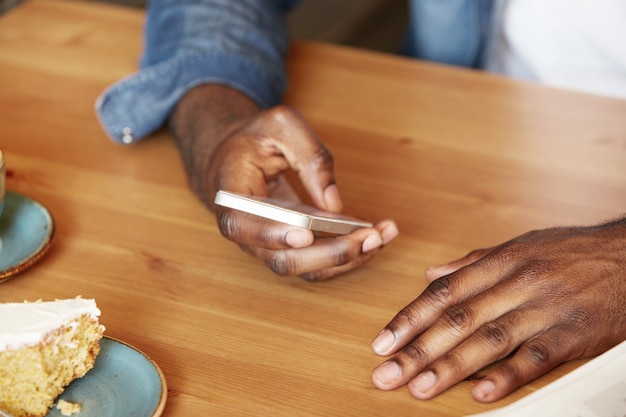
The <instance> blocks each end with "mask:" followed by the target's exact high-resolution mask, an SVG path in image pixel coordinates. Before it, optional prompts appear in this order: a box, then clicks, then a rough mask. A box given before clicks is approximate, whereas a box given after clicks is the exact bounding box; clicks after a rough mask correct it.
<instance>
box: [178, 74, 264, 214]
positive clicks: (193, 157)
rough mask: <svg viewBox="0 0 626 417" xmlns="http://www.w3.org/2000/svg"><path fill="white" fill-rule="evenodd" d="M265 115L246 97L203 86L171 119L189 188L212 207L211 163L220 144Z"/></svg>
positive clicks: (219, 87) (186, 98)
mask: <svg viewBox="0 0 626 417" xmlns="http://www.w3.org/2000/svg"><path fill="white" fill-rule="evenodd" d="M259 111H261V109H260V107H259V106H258V105H257V104H256V103H255V102H254V101H252V100H251V99H249V98H248V97H247V96H245V95H244V94H242V93H240V92H239V91H237V90H234V89H232V88H230V87H227V86H224V85H221V84H202V85H199V86H197V87H194V88H192V89H191V90H189V91H188V92H187V94H185V96H184V97H183V98H182V99H181V100H180V102H179V103H178V105H177V106H176V108H175V109H174V111H173V112H172V115H171V116H170V119H169V126H170V130H171V132H172V135H173V137H174V140H175V142H176V144H177V146H178V149H179V152H180V154H181V158H182V160H183V164H184V167H185V171H186V174H187V179H188V181H189V185H190V187H191V189H192V190H193V191H194V193H195V194H196V195H197V196H198V197H199V198H200V199H201V200H202V201H203V202H204V203H205V204H206V205H207V206H208V207H212V201H213V196H212V195H211V194H212V190H211V189H210V187H209V176H210V168H211V161H212V160H213V156H214V154H215V152H216V150H217V148H218V147H219V146H220V144H221V143H222V142H223V141H224V140H225V139H226V138H228V137H229V135H231V134H232V133H233V132H235V131H237V130H238V129H239V128H240V127H241V126H242V125H243V124H244V123H245V121H246V120H248V119H249V118H250V117H251V116H253V115H254V114H256V113H258V112H259Z"/></svg>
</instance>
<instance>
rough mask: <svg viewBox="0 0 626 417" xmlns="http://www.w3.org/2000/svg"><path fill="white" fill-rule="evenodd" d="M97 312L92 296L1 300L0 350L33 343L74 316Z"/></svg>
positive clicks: (95, 313) (96, 314) (94, 315)
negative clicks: (19, 300) (14, 300)
mask: <svg viewBox="0 0 626 417" xmlns="http://www.w3.org/2000/svg"><path fill="white" fill-rule="evenodd" d="M84 314H89V315H90V316H92V317H98V316H100V310H99V309H98V307H96V302H95V301H94V300H92V299H83V298H80V297H78V298H74V299H69V300H56V301H46V302H36V303H6V304H0V351H3V350H7V349H17V348H20V347H23V346H33V345H36V344H38V343H39V342H41V341H42V340H43V338H44V336H45V335H46V334H48V333H49V332H50V331H52V330H54V329H57V328H59V327H61V326H62V325H64V324H65V323H67V322H68V321H69V320H72V319H74V318H76V317H80V316H82V315H84Z"/></svg>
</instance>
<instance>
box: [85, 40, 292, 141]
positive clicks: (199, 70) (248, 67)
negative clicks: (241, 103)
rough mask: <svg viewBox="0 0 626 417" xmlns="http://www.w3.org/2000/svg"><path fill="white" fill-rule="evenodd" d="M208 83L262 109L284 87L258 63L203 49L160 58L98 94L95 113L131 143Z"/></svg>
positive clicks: (114, 137)
mask: <svg viewBox="0 0 626 417" xmlns="http://www.w3.org/2000/svg"><path fill="white" fill-rule="evenodd" d="M272 81H274V82H272ZM205 83H216V84H223V85H227V86H229V87H232V88H234V89H236V90H238V91H240V92H242V93H243V94H245V95H247V96H248V97H249V98H250V99H251V100H253V101H255V102H256V103H257V104H258V105H259V106H261V107H264V108H267V107H271V106H274V105H276V104H278V103H279V102H280V99H281V97H280V96H281V93H282V86H281V85H277V84H276V80H271V77H270V75H269V74H268V73H266V72H265V71H263V70H262V69H261V68H259V67H258V66H257V65H256V64H255V63H254V62H252V61H249V60H247V59H246V58H244V57H242V56H240V55H234V54H229V53H226V52H223V51H218V52H201V53H200V52H199V53H195V54H185V55H183V56H177V57H174V58H171V59H168V60H165V61H162V62H160V63H158V64H155V65H152V66H149V67H146V68H144V69H142V70H141V71H139V72H137V73H136V74H133V75H131V76H129V77H127V78H124V79H122V80H120V81H118V82H117V83H115V84H113V85H112V86H110V87H109V88H107V89H106V90H105V91H104V92H103V93H102V94H101V95H100V97H98V99H97V101H96V106H95V107H96V114H97V116H98V119H99V121H100V123H101V125H102V127H103V129H104V130H105V132H106V133H107V135H108V136H109V138H111V139H112V140H113V141H114V142H117V143H120V144H130V143H133V142H137V141H138V140H141V139H143V138H144V137H146V136H148V135H149V134H150V133H152V132H154V131H155V130H157V129H159V128H160V127H161V126H163V124H164V123H165V121H166V120H167V118H168V117H169V115H170V113H171V112H172V111H173V109H174V107H175V106H176V104H177V103H178V101H179V100H180V99H181V98H182V97H183V95H184V94H185V93H186V92H187V91H188V90H189V89H191V88H193V87H195V86H197V85H200V84H205Z"/></svg>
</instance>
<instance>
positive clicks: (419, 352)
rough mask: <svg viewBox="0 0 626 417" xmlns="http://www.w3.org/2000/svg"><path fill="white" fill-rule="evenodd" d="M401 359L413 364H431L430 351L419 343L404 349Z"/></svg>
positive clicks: (401, 352)
mask: <svg viewBox="0 0 626 417" xmlns="http://www.w3.org/2000/svg"><path fill="white" fill-rule="evenodd" d="M399 355H400V358H401V359H403V360H405V361H408V362H410V363H412V364H427V363H429V355H428V351H427V350H426V349H425V348H424V347H423V346H421V345H419V344H417V343H411V344H410V345H408V346H406V347H405V348H404V349H402V350H401V351H400V353H399Z"/></svg>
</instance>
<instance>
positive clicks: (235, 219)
mask: <svg viewBox="0 0 626 417" xmlns="http://www.w3.org/2000/svg"><path fill="white" fill-rule="evenodd" d="M216 215H217V223H218V227H219V229H220V232H221V233H222V235H224V237H226V238H227V239H229V240H232V241H233V242H235V243H237V244H238V245H240V246H251V247H258V248H263V249H268V250H278V249H287V248H303V247H307V246H310V245H311V244H313V241H314V236H313V232H311V231H310V230H308V229H304V228H301V227H296V226H291V225H289V224H286V223H281V222H276V221H273V220H268V219H264V218H262V217H259V216H256V215H254V214H250V213H246V212H243V211H240V210H234V209H227V208H222V207H217V208H216Z"/></svg>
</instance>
